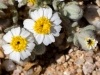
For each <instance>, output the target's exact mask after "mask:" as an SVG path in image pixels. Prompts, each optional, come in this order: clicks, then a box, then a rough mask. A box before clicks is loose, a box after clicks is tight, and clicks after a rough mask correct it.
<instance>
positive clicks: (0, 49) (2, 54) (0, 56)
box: [0, 48, 4, 58]
mask: <svg viewBox="0 0 100 75" xmlns="http://www.w3.org/2000/svg"><path fill="white" fill-rule="evenodd" d="M0 58H4V53H3V50H2V48H0Z"/></svg>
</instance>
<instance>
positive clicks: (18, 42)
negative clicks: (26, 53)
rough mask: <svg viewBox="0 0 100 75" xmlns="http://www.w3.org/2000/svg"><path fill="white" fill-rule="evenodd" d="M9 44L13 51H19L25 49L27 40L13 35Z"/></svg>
mask: <svg viewBox="0 0 100 75" xmlns="http://www.w3.org/2000/svg"><path fill="white" fill-rule="evenodd" d="M10 45H11V47H12V48H13V50H14V51H16V52H21V51H23V50H26V46H27V40H26V39H25V38H23V37H21V36H14V37H12V41H11V43H10Z"/></svg>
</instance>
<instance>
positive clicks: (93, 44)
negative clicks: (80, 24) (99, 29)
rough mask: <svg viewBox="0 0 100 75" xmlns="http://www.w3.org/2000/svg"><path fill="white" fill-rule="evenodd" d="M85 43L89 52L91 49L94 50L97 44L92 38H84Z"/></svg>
mask: <svg viewBox="0 0 100 75" xmlns="http://www.w3.org/2000/svg"><path fill="white" fill-rule="evenodd" d="M85 43H86V47H87V48H88V49H89V50H91V49H94V48H95V47H96V45H97V43H98V41H96V40H95V39H93V38H88V37H87V38H85Z"/></svg>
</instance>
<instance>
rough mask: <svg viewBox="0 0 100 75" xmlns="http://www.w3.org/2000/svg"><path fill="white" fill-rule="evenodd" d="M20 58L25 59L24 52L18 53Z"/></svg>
mask: <svg viewBox="0 0 100 75" xmlns="http://www.w3.org/2000/svg"><path fill="white" fill-rule="evenodd" d="M20 56H21V59H22V60H24V59H25V58H27V55H26V52H25V51H22V52H21V53H20Z"/></svg>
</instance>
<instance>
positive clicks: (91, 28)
mask: <svg viewBox="0 0 100 75" xmlns="http://www.w3.org/2000/svg"><path fill="white" fill-rule="evenodd" d="M86 30H96V27H95V26H93V25H88V26H86V27H84V28H83V29H82V32H83V31H86Z"/></svg>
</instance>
